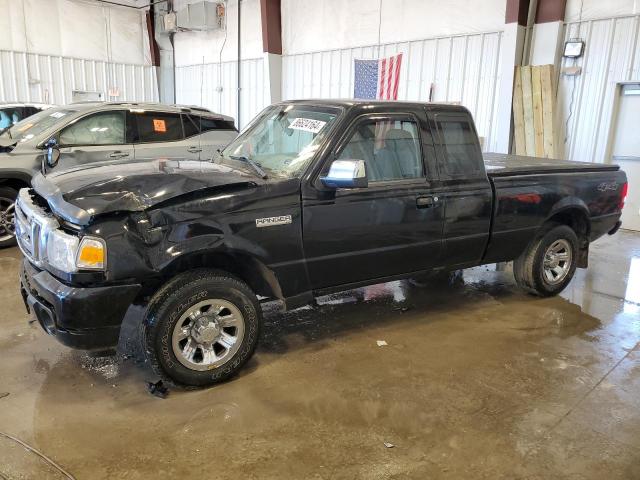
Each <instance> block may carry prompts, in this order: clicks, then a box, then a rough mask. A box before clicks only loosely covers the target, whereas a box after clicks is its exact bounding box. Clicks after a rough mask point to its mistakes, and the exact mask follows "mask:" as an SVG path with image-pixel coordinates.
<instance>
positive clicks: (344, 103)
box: [281, 98, 468, 112]
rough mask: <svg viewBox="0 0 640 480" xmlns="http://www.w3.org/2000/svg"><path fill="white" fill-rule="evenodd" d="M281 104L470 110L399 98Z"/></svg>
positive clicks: (438, 103) (291, 101)
mask: <svg viewBox="0 0 640 480" xmlns="http://www.w3.org/2000/svg"><path fill="white" fill-rule="evenodd" d="M281 104H284V105H288V104H299V105H318V106H325V107H338V108H350V107H364V106H379V107H389V106H398V107H403V106H405V107H406V106H410V107H418V108H420V107H430V108H432V109H434V110H446V111H449V112H468V110H467V108H466V107H463V106H462V105H457V104H453V103H445V102H437V103H434V102H405V101H398V100H369V99H366V100H354V99H350V98H345V99H327V98H310V99H300V100H286V101H284V102H281Z"/></svg>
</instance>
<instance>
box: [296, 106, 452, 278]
mask: <svg viewBox="0 0 640 480" xmlns="http://www.w3.org/2000/svg"><path fill="white" fill-rule="evenodd" d="M420 119H421V117H418V116H417V115H412V114H409V113H407V114H397V115H396V114H392V115H388V116H380V115H375V116H363V117H360V118H359V119H357V120H356V121H355V122H354V124H352V126H351V128H350V129H349V131H348V132H347V136H346V138H347V140H346V142H344V141H343V142H340V144H339V145H341V146H338V148H337V151H336V152H335V153H334V155H332V156H330V159H329V161H328V162H327V163H326V164H325V166H324V168H325V170H326V169H328V164H329V163H330V161H331V160H333V159H355V160H364V161H365V165H366V170H367V176H368V180H369V186H368V187H365V188H337V189H336V190H335V191H334V192H318V195H317V198H315V199H308V200H307V199H305V200H304V202H303V218H304V227H303V236H304V248H305V254H306V257H307V265H308V269H309V276H310V279H311V283H312V286H313V288H314V289H318V288H323V287H332V286H338V285H343V284H350V283H357V282H361V281H368V280H371V279H375V278H383V277H390V276H394V275H398V274H404V273H409V272H414V271H419V270H425V269H428V268H431V267H434V266H436V265H438V264H439V262H440V254H441V249H442V226H443V220H444V216H443V215H444V206H443V205H442V204H441V203H440V202H439V200H438V196H437V195H435V194H434V192H433V191H432V189H433V185H432V183H431V181H430V179H428V178H427V176H426V174H425V169H424V165H423V154H422V136H423V135H424V133H425V132H423V131H421V122H420ZM426 133H427V134H429V132H428V131H427V132H426ZM429 135H430V134H429Z"/></svg>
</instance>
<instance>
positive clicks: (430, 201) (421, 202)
mask: <svg viewBox="0 0 640 480" xmlns="http://www.w3.org/2000/svg"><path fill="white" fill-rule="evenodd" d="M439 201H440V199H439V198H438V197H433V196H431V195H428V196H425V197H418V198H416V207H418V208H432V207H435V206H437V205H438V202H439Z"/></svg>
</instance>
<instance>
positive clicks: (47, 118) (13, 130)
mask: <svg viewBox="0 0 640 480" xmlns="http://www.w3.org/2000/svg"><path fill="white" fill-rule="evenodd" d="M72 113H76V111H75V110H70V109H68V108H51V109H49V110H43V111H42V112H38V113H36V114H35V115H32V116H30V117H27V118H25V119H24V120H22V121H20V122H18V123H16V124H15V125H13V126H12V127H10V128H9V129H8V130H6V131H5V132H3V133H2V137H9V138H12V139H14V140H19V141H21V142H26V141H27V140H31V139H32V138H33V137H35V136H36V135H40V134H41V133H42V132H44V131H45V130H48V129H49V128H51V127H53V126H55V125H57V124H62V123H63V122H64V121H65V119H66V118H67V117H68V116H69V115H71V114H72Z"/></svg>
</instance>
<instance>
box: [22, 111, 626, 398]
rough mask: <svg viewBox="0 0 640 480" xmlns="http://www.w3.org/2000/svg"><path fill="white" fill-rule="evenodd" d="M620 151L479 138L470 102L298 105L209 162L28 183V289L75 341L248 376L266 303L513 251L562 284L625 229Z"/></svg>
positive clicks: (165, 373)
mask: <svg viewBox="0 0 640 480" xmlns="http://www.w3.org/2000/svg"><path fill="white" fill-rule="evenodd" d="M626 191H627V180H626V176H625V174H624V172H622V171H621V170H620V169H619V168H618V166H616V165H609V164H593V163H581V162H572V161H563V160H549V159H542V158H530V157H519V156H512V155H501V154H485V155H484V157H483V154H482V152H481V149H480V145H479V142H478V137H477V134H476V130H475V126H474V123H473V119H472V117H471V115H470V113H469V112H468V110H466V109H465V108H463V107H460V106H454V105H438V104H423V103H408V102H407V103H405V102H375V101H331V100H317V101H316V100H313V101H312V100H307V101H288V102H284V103H279V104H275V105H272V106H270V107H268V108H266V109H265V110H264V111H263V112H262V113H260V114H259V115H258V116H257V117H256V118H255V119H254V120H253V121H252V123H251V124H250V125H249V126H248V127H247V128H246V129H245V131H244V132H243V133H241V134H240V135H239V136H238V137H237V138H236V139H235V140H234V141H232V142H231V143H230V144H229V145H228V146H227V147H226V148H225V149H224V150H222V151H221V152H220V153H219V155H216V156H215V157H214V158H213V159H212V160H210V161H199V160H189V159H165V158H157V159H155V160H151V161H144V162H136V161H132V162H128V163H120V164H117V165H113V164H100V163H96V164H91V165H86V166H82V167H77V168H75V169H69V170H67V171H62V172H56V171H52V172H51V173H49V174H47V175H46V176H45V175H42V174H38V175H36V176H35V177H34V179H33V181H32V188H23V189H22V190H20V193H19V196H18V201H17V204H16V220H15V221H16V224H15V228H16V236H17V241H18V245H19V246H20V248H21V250H22V252H23V253H24V256H25V259H24V262H23V268H22V272H21V291H22V295H23V297H24V300H25V304H26V305H27V309H28V310H29V311H30V312H32V314H33V315H34V316H35V318H37V320H38V322H39V323H40V325H41V326H42V327H43V328H44V330H45V331H46V332H47V333H49V334H51V335H53V336H54V337H55V338H56V339H58V340H59V341H60V342H62V343H63V344H65V345H68V346H70V347H74V348H80V349H106V348H110V347H113V346H115V345H116V344H117V343H118V339H119V335H120V326H121V323H122V320H123V317H124V316H125V313H126V312H127V310H128V309H129V307H130V306H131V305H142V306H144V308H145V314H144V318H143V319H142V320H141V325H140V328H141V336H142V342H143V346H144V351H145V354H146V356H147V359H148V361H149V362H150V364H151V365H152V366H153V367H154V369H155V370H156V371H157V372H158V373H159V374H160V375H161V376H162V377H163V378H165V379H167V380H170V381H172V382H173V383H174V384H176V385H184V386H205V385H211V384H214V383H217V382H221V381H224V380H226V379H228V378H229V377H231V376H232V375H234V374H235V373H237V372H238V370H239V369H240V368H241V367H242V365H243V364H244V363H245V362H246V361H247V359H248V358H249V357H250V356H251V355H252V353H253V352H254V349H255V347H256V342H257V340H258V337H259V333H260V328H261V323H262V313H261V307H260V301H261V300H265V299H271V300H280V301H281V302H283V304H284V306H285V308H287V309H293V308H297V307H300V306H302V305H304V304H307V303H310V302H312V301H313V299H314V297H316V296H319V295H323V294H326V293H330V292H334V291H339V290H346V289H350V288H354V287H358V286H363V285H367V284H374V283H380V282H386V281H389V280H394V279H400V278H411V277H419V276H421V275H425V274H427V273H428V272H439V271H450V270H459V269H464V268H467V267H473V266H477V265H482V264H489V263H495V262H507V261H513V262H514V268H513V270H514V274H515V279H516V281H517V283H518V285H520V286H521V287H522V288H524V289H525V290H526V291H527V292H530V293H532V294H534V295H538V296H549V295H555V294H557V293H559V292H560V291H561V290H562V289H564V288H565V287H566V285H567V284H568V283H569V282H570V281H571V279H572V277H573V275H574V271H575V269H576V268H586V267H587V261H588V252H589V245H590V243H591V242H593V241H594V240H596V239H597V238H598V237H600V236H602V235H604V234H607V233H608V234H614V233H615V232H616V231H617V229H618V228H619V227H620V215H621V210H622V207H623V204H624V199H625V195H626Z"/></svg>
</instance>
